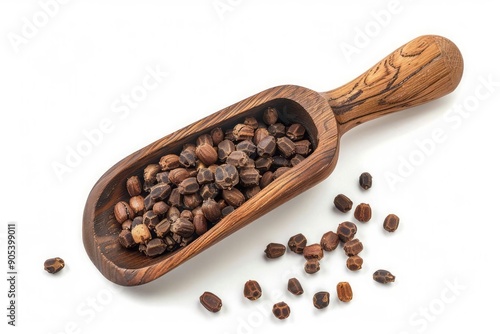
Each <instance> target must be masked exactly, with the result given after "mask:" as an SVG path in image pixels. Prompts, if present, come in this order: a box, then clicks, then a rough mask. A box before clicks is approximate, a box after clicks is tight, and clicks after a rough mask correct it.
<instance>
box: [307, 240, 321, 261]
mask: <svg viewBox="0 0 500 334" xmlns="http://www.w3.org/2000/svg"><path fill="white" fill-rule="evenodd" d="M302 254H303V255H304V257H305V258H306V260H313V259H315V260H321V259H322V258H323V248H321V245H320V244H312V245H308V246H306V247H304V250H303V253H302Z"/></svg>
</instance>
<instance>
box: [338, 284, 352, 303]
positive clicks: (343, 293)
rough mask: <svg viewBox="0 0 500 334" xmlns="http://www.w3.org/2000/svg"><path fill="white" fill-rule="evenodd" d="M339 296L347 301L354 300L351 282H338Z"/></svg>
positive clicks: (343, 300)
mask: <svg viewBox="0 0 500 334" xmlns="http://www.w3.org/2000/svg"><path fill="white" fill-rule="evenodd" d="M337 297H338V298H339V300H340V301H342V302H345V303H347V302H350V301H351V300H352V289H351V285H350V284H349V282H340V283H339V284H337Z"/></svg>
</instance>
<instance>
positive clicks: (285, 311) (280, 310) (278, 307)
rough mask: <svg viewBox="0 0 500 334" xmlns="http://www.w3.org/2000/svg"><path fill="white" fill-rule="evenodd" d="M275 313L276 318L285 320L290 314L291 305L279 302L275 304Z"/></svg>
mask: <svg viewBox="0 0 500 334" xmlns="http://www.w3.org/2000/svg"><path fill="white" fill-rule="evenodd" d="M273 314H274V316H275V317H276V318H278V319H280V320H283V319H286V318H288V317H289V316H290V306H288V305H287V304H286V303H285V302H279V303H276V304H274V305H273Z"/></svg>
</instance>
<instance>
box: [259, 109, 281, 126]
mask: <svg viewBox="0 0 500 334" xmlns="http://www.w3.org/2000/svg"><path fill="white" fill-rule="evenodd" d="M262 120H263V121H264V123H266V124H267V125H271V124H274V123H276V122H277V121H278V110H276V108H273V107H268V108H267V109H266V110H265V111H264V114H263V115H262Z"/></svg>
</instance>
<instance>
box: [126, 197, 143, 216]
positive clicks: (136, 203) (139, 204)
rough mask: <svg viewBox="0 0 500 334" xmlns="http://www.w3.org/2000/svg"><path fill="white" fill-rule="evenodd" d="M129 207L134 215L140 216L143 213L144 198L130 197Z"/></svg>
mask: <svg viewBox="0 0 500 334" xmlns="http://www.w3.org/2000/svg"><path fill="white" fill-rule="evenodd" d="M129 205H130V208H131V209H132V211H134V214H135V215H142V213H143V212H144V197H142V196H141V195H138V196H134V197H131V198H130V200H129Z"/></svg>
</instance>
